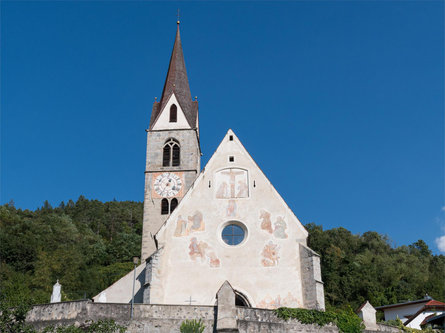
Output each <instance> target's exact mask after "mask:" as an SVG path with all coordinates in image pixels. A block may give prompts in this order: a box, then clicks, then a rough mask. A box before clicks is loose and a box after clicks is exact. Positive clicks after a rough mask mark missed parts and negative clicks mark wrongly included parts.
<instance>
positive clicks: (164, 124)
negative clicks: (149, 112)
mask: <svg viewBox="0 0 445 333" xmlns="http://www.w3.org/2000/svg"><path fill="white" fill-rule="evenodd" d="M173 104H176V106H177V108H178V111H177V122H175V123H171V122H170V107H171V106H172V105H173ZM183 128H190V125H189V123H188V121H187V119H186V118H185V115H184V112H183V111H182V109H181V106H180V105H179V103H178V100H177V99H176V96H175V94H174V93H173V94H172V95H171V96H170V98H169V99H168V102H167V104H165V107H164V109H163V110H161V113H160V115H159V117H158V120H156V123H155V124H154V126H153V128H152V130H163V129H183Z"/></svg>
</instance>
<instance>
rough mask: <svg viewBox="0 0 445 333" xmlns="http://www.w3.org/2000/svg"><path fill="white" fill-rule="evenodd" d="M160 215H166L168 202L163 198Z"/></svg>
mask: <svg viewBox="0 0 445 333" xmlns="http://www.w3.org/2000/svg"><path fill="white" fill-rule="evenodd" d="M161 214H162V215H166V214H168V200H167V199H165V198H164V199H162V201H161Z"/></svg>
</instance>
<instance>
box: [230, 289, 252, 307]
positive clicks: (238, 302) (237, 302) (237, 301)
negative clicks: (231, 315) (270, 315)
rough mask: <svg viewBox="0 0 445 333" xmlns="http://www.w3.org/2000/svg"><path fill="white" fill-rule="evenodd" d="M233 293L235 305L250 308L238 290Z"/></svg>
mask: <svg viewBox="0 0 445 333" xmlns="http://www.w3.org/2000/svg"><path fill="white" fill-rule="evenodd" d="M234 291H235V305H236V306H244V307H246V308H250V307H251V305H250V302H249V300H248V299H247V297H246V295H244V294H242V293H241V292H239V291H238V290H234Z"/></svg>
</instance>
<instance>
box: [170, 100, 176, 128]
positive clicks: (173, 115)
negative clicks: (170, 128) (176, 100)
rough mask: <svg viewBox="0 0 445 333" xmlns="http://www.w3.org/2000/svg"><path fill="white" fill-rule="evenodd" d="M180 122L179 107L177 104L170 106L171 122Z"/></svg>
mask: <svg viewBox="0 0 445 333" xmlns="http://www.w3.org/2000/svg"><path fill="white" fill-rule="evenodd" d="M177 121H178V107H177V106H176V104H173V105H172V106H170V122H171V123H176V122H177Z"/></svg>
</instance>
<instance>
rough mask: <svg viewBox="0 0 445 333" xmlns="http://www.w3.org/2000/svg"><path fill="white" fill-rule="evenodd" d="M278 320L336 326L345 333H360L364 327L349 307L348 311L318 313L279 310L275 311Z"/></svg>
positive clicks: (291, 309)
mask: <svg viewBox="0 0 445 333" xmlns="http://www.w3.org/2000/svg"><path fill="white" fill-rule="evenodd" d="M275 313H276V314H277V316H278V318H282V319H284V320H288V319H290V318H292V319H297V320H298V321H299V322H300V323H302V324H317V325H318V326H325V325H327V324H329V323H333V324H335V325H336V326H337V327H338V329H339V330H340V331H341V332H343V333H360V332H361V331H362V330H363V328H364V325H363V323H362V320H361V319H360V318H359V317H358V316H357V315H356V314H355V313H354V312H353V311H352V309H351V308H350V307H349V308H348V309H346V310H337V311H326V312H325V311H318V310H307V309H294V308H279V309H276V310H275Z"/></svg>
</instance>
